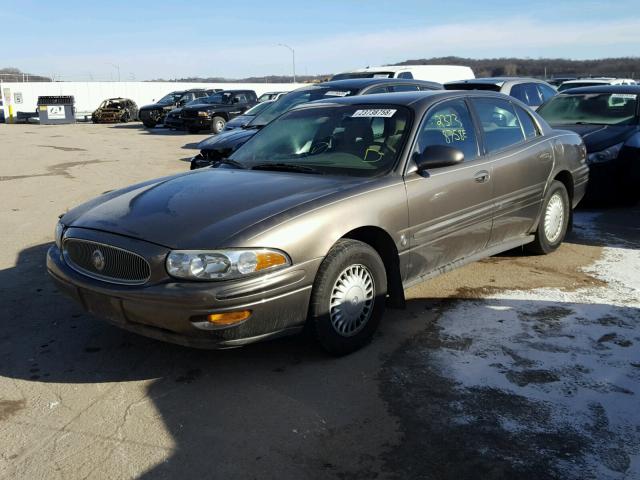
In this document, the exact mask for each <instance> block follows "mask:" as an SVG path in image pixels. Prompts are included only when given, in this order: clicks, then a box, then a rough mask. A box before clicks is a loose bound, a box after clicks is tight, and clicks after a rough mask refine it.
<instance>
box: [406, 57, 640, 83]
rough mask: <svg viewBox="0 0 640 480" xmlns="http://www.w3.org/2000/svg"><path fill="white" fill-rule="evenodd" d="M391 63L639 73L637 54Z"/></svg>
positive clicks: (484, 71)
mask: <svg viewBox="0 0 640 480" xmlns="http://www.w3.org/2000/svg"><path fill="white" fill-rule="evenodd" d="M395 65H466V66H469V67H471V68H472V69H473V71H474V72H475V74H476V76H477V77H495V76H502V75H516V76H523V77H524V76H529V77H540V78H545V75H546V78H553V77H561V76H569V75H572V76H593V77H623V78H636V77H638V76H640V57H623V58H602V59H598V60H569V59H566V58H535V59H534V58H483V59H475V58H461V57H436V58H421V59H417V60H405V61H404V62H400V63H396V64H395Z"/></svg>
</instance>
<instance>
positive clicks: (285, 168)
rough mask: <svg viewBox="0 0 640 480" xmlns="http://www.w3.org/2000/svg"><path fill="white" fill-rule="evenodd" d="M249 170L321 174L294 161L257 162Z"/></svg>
mask: <svg viewBox="0 0 640 480" xmlns="http://www.w3.org/2000/svg"><path fill="white" fill-rule="evenodd" d="M251 170H273V171H280V172H300V173H318V174H320V175H322V172H321V171H320V170H317V169H315V168H313V167H307V166H306V165H296V164H294V163H259V164H258V165H254V166H253V167H251Z"/></svg>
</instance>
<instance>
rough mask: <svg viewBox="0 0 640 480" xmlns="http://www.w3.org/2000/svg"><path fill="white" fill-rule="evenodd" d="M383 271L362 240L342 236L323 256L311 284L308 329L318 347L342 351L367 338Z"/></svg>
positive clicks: (380, 304)
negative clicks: (318, 344)
mask: <svg viewBox="0 0 640 480" xmlns="http://www.w3.org/2000/svg"><path fill="white" fill-rule="evenodd" d="M386 295H387V275H386V271H385V268H384V264H383V263H382V259H381V258H380V256H379V255H378V253H377V252H376V251H375V250H374V249H373V248H371V247H370V246H369V245H367V244H366V243H363V242H360V241H357V240H350V239H343V240H340V241H338V242H337V243H336V244H335V245H334V247H333V248H332V249H331V251H330V252H329V254H328V255H327V257H326V258H325V259H324V261H323V262H322V264H321V265H320V268H319V270H318V274H317V275H316V279H315V282H314V285H313V291H312V294H311V303H310V305H309V319H308V322H309V327H310V330H311V331H312V332H313V334H314V336H315V337H316V339H317V340H318V342H319V343H320V345H321V346H322V347H323V348H324V349H325V350H326V351H328V352H329V353H332V354H334V355H346V354H347V353H351V352H353V351H355V350H358V349H359V348H361V347H362V346H364V345H366V344H367V343H369V342H370V341H371V338H372V337H373V334H374V333H375V331H376V329H377V328H378V324H379V323H380V319H381V318H382V314H383V312H384V308H385V299H386Z"/></svg>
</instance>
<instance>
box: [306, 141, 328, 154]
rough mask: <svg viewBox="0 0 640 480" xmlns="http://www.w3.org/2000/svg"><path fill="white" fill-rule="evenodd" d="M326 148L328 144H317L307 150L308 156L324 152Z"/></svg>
mask: <svg viewBox="0 0 640 480" xmlns="http://www.w3.org/2000/svg"><path fill="white" fill-rule="evenodd" d="M327 148H329V142H318V143H316V144H314V145H313V146H312V147H311V148H310V149H309V155H317V154H318V153H322V152H325V151H326V150H327Z"/></svg>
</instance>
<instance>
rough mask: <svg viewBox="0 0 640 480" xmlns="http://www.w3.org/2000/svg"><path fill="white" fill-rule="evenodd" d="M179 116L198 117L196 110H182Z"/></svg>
mask: <svg viewBox="0 0 640 480" xmlns="http://www.w3.org/2000/svg"><path fill="white" fill-rule="evenodd" d="M180 116H181V117H182V118H198V111H197V110H182V112H181V114H180Z"/></svg>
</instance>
